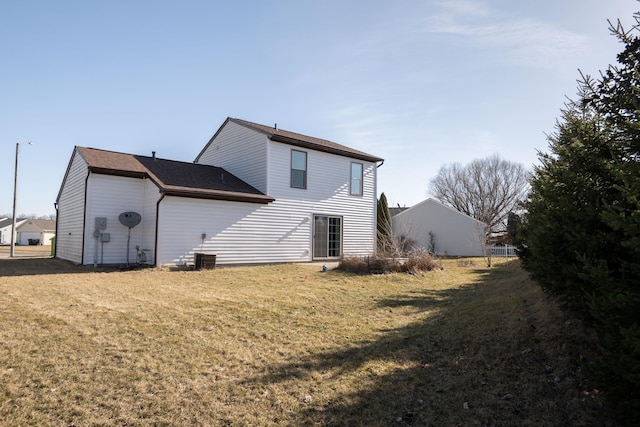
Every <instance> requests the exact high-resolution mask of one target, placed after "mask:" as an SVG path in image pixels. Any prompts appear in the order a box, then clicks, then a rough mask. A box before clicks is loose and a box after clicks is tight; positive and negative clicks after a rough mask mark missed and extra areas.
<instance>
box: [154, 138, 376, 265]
mask: <svg viewBox="0 0 640 427" xmlns="http://www.w3.org/2000/svg"><path fill="white" fill-rule="evenodd" d="M269 150H270V152H269V158H270V159H271V169H270V179H269V189H270V195H271V196H273V197H275V199H276V201H275V202H272V203H270V204H268V205H260V204H253V203H241V202H228V201H216V200H198V199H188V198H181V197H165V198H164V199H163V200H162V202H161V203H160V208H159V209H160V211H159V226H158V230H159V231H158V253H157V263H158V264H159V265H163V264H178V265H180V264H192V263H193V259H194V253H195V252H204V253H215V254H216V255H217V263H218V264H239V263H273V262H300V261H311V260H312V241H313V236H312V232H313V215H314V214H322V215H329V216H339V217H342V222H343V253H344V254H345V255H366V254H371V253H372V252H373V251H374V249H375V206H376V205H375V204H376V195H375V194H376V189H375V174H376V165H375V164H374V163H370V162H362V161H358V162H359V163H362V164H363V166H364V177H363V178H364V179H363V181H364V182H363V187H364V194H363V196H361V197H360V196H351V195H349V179H350V173H351V162H352V160H351V159H348V158H345V157H341V156H336V155H332V154H328V153H323V152H318V151H313V150H305V151H307V153H308V157H307V163H308V168H307V170H308V178H307V182H308V188H307V189H306V190H300V189H292V188H290V176H289V173H290V172H289V171H290V155H291V154H290V153H291V146H288V145H285V144H281V143H270V147H269ZM353 161H355V160H353ZM240 178H243V177H242V176H241V175H240ZM203 233H204V234H206V237H205V239H204V241H203V240H202V239H201V236H202V234H203Z"/></svg>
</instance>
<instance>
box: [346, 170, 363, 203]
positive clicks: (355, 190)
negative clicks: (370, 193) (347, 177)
mask: <svg viewBox="0 0 640 427" xmlns="http://www.w3.org/2000/svg"><path fill="white" fill-rule="evenodd" d="M349 187H350V189H349V193H350V194H351V195H352V196H362V163H351V184H350V186H349Z"/></svg>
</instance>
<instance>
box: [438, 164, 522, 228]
mask: <svg viewBox="0 0 640 427" xmlns="http://www.w3.org/2000/svg"><path fill="white" fill-rule="evenodd" d="M528 190H529V173H528V172H527V170H526V169H525V168H524V166H522V165H521V164H519V163H514V162H509V161H506V160H503V159H501V158H500V156H498V155H497V154H495V155H493V156H491V157H488V158H486V159H476V160H474V161H472V162H471V163H469V164H468V165H465V166H463V165H461V164H460V163H453V164H450V165H447V166H443V167H441V168H440V170H439V171H438V175H437V176H436V177H435V178H433V179H432V180H431V182H430V183H429V193H430V194H431V195H433V197H435V198H436V199H437V200H439V201H440V202H442V203H444V204H445V205H448V206H451V207H452V208H454V209H456V210H458V211H460V212H462V213H464V214H466V215H469V216H470V217H472V218H475V219H477V220H479V221H482V222H483V223H485V224H487V226H488V227H489V233H496V232H502V231H504V230H505V229H506V219H507V217H508V215H509V212H512V211H515V210H517V207H518V204H519V203H520V202H521V201H522V200H524V198H525V197H526V194H527V192H528Z"/></svg>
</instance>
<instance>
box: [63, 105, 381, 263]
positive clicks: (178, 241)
mask: <svg viewBox="0 0 640 427" xmlns="http://www.w3.org/2000/svg"><path fill="white" fill-rule="evenodd" d="M381 161H382V159H380V158H378V157H376V156H372V155H370V154H366V153H363V152H361V151H358V150H354V149H351V148H348V147H346V146H343V145H339V144H336V143H333V142H330V141H326V140H322V139H318V138H313V137H309V136H305V135H300V134H297V133H293V132H288V131H284V130H280V129H276V128H274V127H268V126H263V125H259V124H256V123H251V122H247V121H244V120H239V119H232V118H228V119H227V120H226V121H225V122H224V123H223V124H222V126H221V127H220V128H219V129H218V131H217V132H216V133H215V135H214V136H213V137H212V138H211V140H210V141H209V142H208V143H207V144H206V146H205V147H204V148H203V149H202V151H201V152H200V154H199V155H198V156H197V157H196V159H195V161H194V163H186V162H177V161H172V160H164V159H160V158H157V157H156V156H155V153H154V154H153V155H152V156H151V157H148V156H138V155H133V154H126V153H116V152H111V151H104V150H98V149H93V148H85V147H76V148H75V149H74V152H73V154H72V156H71V159H70V161H69V166H68V168H67V172H66V174H65V177H64V179H63V182H62V186H61V188H60V192H59V194H58V198H57V209H58V212H57V219H58V224H57V238H56V256H57V257H59V258H62V259H67V260H70V261H72V262H75V263H79V264H94V265H95V264H120V263H125V262H136V260H137V258H136V257H137V254H138V250H137V249H136V247H137V248H139V249H140V250H144V253H145V256H146V259H147V263H149V264H152V265H184V264H192V263H193V262H194V255H195V253H198V252H202V253H209V254H216V256H217V263H218V264H247V263H251V264H253V263H277V262H301V261H312V260H336V259H338V258H339V257H340V256H343V255H368V254H371V253H373V252H374V250H375V229H376V172H377V171H376V169H377V166H378V162H381ZM125 212H136V213H138V214H139V215H140V216H141V221H140V223H139V224H138V225H136V226H134V227H132V228H128V227H126V226H124V225H122V224H121V223H120V221H119V216H120V214H122V213H125ZM127 248H129V250H128V251H127Z"/></svg>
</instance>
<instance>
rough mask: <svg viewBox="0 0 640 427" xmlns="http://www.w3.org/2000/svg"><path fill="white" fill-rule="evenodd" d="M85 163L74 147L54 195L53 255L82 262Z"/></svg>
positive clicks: (86, 170)
mask: <svg viewBox="0 0 640 427" xmlns="http://www.w3.org/2000/svg"><path fill="white" fill-rule="evenodd" d="M88 173H89V171H88V169H87V163H86V162H85V161H84V159H83V158H82V157H81V156H80V155H79V154H78V153H77V152H76V151H74V153H73V155H72V157H71V162H70V165H69V170H68V171H67V175H66V176H65V179H64V181H63V183H62V188H61V191H60V195H59V197H58V216H57V221H58V223H57V227H58V228H57V230H58V234H57V236H56V257H57V258H61V259H66V260H68V261H71V262H75V263H77V264H80V263H82V242H83V227H84V199H85V184H86V178H87V174H88Z"/></svg>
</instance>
